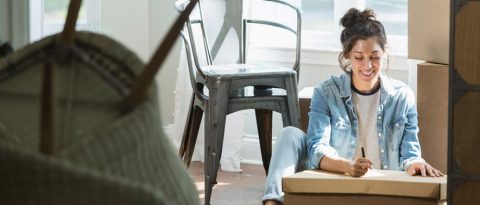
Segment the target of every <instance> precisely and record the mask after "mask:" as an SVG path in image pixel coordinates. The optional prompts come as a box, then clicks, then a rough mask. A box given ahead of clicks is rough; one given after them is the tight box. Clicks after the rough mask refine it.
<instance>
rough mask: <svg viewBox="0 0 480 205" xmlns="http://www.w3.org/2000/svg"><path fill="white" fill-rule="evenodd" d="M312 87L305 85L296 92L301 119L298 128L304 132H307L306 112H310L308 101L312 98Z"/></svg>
mask: <svg viewBox="0 0 480 205" xmlns="http://www.w3.org/2000/svg"><path fill="white" fill-rule="evenodd" d="M313 89H314V88H313V87H306V88H303V89H302V90H301V91H300V92H299V93H298V98H299V104H300V120H301V127H300V128H301V129H302V130H303V132H305V133H307V129H308V112H310V101H311V100H312V95H313Z"/></svg>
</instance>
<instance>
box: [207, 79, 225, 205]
mask: <svg viewBox="0 0 480 205" xmlns="http://www.w3.org/2000/svg"><path fill="white" fill-rule="evenodd" d="M211 90H212V92H210V93H209V94H210V96H209V100H208V101H207V105H206V111H205V146H206V148H205V168H204V169H205V204H206V205H209V204H210V198H211V196H212V187H213V185H214V184H216V183H217V171H218V167H219V165H220V158H221V156H222V147H223V137H224V133H225V120H226V116H227V110H228V97H226V96H224V95H219V94H224V93H228V92H227V91H228V87H226V86H224V87H221V86H220V87H218V88H217V89H211Z"/></svg>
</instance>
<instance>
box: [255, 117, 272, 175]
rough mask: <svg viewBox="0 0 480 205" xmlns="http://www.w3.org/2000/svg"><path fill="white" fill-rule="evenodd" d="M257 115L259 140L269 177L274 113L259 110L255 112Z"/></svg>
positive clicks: (264, 166)
mask: <svg viewBox="0 0 480 205" xmlns="http://www.w3.org/2000/svg"><path fill="white" fill-rule="evenodd" d="M255 115H256V117H257V129H258V139H259V141H260V149H261V152H262V161H263V168H264V169H265V174H267V175H268V167H269V166H270V157H271V156H272V111H271V110H261V109H257V110H255Z"/></svg>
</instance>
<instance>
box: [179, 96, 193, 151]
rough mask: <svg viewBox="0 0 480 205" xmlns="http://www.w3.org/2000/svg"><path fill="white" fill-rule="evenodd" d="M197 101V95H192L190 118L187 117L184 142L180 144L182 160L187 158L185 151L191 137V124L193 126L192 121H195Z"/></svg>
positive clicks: (189, 110)
mask: <svg viewBox="0 0 480 205" xmlns="http://www.w3.org/2000/svg"><path fill="white" fill-rule="evenodd" d="M194 101H195V95H194V94H192V98H191V100H190V107H189V109H188V116H187V122H186V123H185V128H184V130H183V136H182V142H181V143H180V148H179V150H178V155H179V156H180V158H181V159H183V158H184V156H185V151H186V149H187V145H188V141H189V139H188V137H189V135H190V127H191V124H192V120H193V110H194V105H193V103H194Z"/></svg>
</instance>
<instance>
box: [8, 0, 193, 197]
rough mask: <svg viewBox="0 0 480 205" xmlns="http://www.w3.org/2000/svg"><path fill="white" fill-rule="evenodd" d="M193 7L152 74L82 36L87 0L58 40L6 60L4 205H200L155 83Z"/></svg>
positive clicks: (74, 8) (102, 42)
mask: <svg viewBox="0 0 480 205" xmlns="http://www.w3.org/2000/svg"><path fill="white" fill-rule="evenodd" d="M195 3H196V1H192V3H191V4H190V5H189V7H188V8H187V9H186V10H185V12H184V13H183V14H181V15H180V17H179V18H178V19H177V21H176V22H175V24H174V26H173V27H172V29H171V30H170V32H169V33H168V34H167V37H166V38H165V40H164V41H163V42H162V44H161V45H160V47H159V49H158V50H157V52H156V53H155V54H154V55H153V57H152V60H151V61H150V62H149V63H148V64H147V65H144V63H142V61H141V60H140V59H139V58H138V57H137V55H135V54H134V53H133V52H131V51H130V50H129V49H127V48H125V47H124V46H122V45H121V44H119V43H118V42H116V41H114V40H112V39H110V38H108V37H107V36H104V35H100V34H95V33H90V32H75V29H74V28H75V23H76V19H77V15H78V10H79V8H80V5H81V1H80V0H72V1H71V2H70V7H69V12H68V16H67V21H66V24H65V28H64V31H63V32H62V33H61V34H58V35H54V36H50V37H47V38H44V39H42V40H40V41H38V42H35V43H33V44H31V45H28V46H26V47H24V48H22V49H20V50H18V51H15V52H14V53H12V54H9V55H8V56H6V57H4V58H0V176H1V177H0V193H2V194H1V195H2V197H0V204H49V205H52V204H53V205H55V204H89V205H91V204H199V201H198V193H197V191H196V188H195V186H194V183H193V181H192V180H191V178H190V176H189V175H188V173H187V171H186V169H185V167H184V165H183V164H182V163H181V161H180V159H179V158H178V156H177V155H176V152H175V151H174V150H173V147H172V144H171V142H170V141H169V140H168V138H167V137H166V135H165V133H163V131H162V129H161V128H162V126H161V124H160V119H159V110H158V103H159V102H158V98H157V94H156V93H157V90H156V86H155V85H154V83H152V82H153V78H154V75H155V73H156V72H157V71H158V70H159V68H160V65H161V64H162V62H163V60H164V59H165V57H166V55H167V53H168V51H169V50H170V48H171V47H172V45H173V43H174V42H175V41H174V39H175V38H177V36H178V33H179V32H180V30H181V28H182V26H183V24H184V22H185V20H186V18H187V16H188V15H189V13H190V12H191V10H192V9H193V7H194V5H195Z"/></svg>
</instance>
